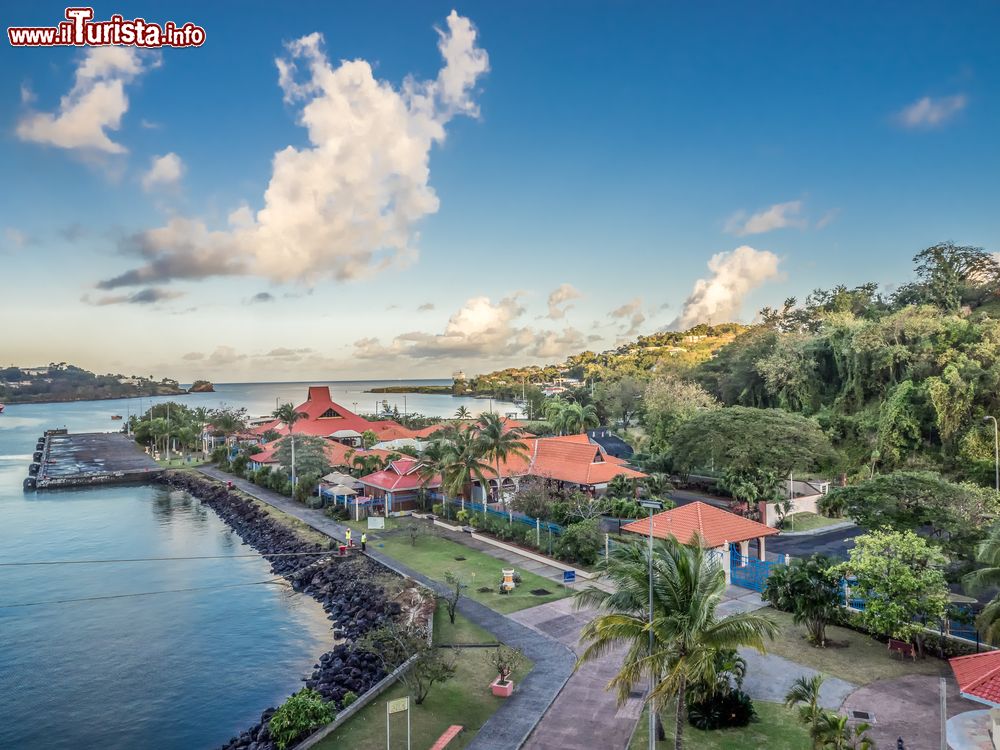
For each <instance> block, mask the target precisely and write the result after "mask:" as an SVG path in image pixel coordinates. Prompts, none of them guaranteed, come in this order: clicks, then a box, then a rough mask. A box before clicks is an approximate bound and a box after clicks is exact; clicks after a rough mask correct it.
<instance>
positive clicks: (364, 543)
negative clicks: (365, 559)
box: [361, 531, 368, 552]
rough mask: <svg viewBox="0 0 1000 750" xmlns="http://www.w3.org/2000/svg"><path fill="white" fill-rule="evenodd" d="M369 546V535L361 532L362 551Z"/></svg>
mask: <svg viewBox="0 0 1000 750" xmlns="http://www.w3.org/2000/svg"><path fill="white" fill-rule="evenodd" d="M367 545H368V534H367V532H364V531H362V532H361V551H362V552H364V551H365V547H366V546H367Z"/></svg>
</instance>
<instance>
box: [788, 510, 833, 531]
mask: <svg viewBox="0 0 1000 750" xmlns="http://www.w3.org/2000/svg"><path fill="white" fill-rule="evenodd" d="M844 520H845V519H843V518H827V517H826V516H821V515H818V514H816V513H795V514H794V515H791V516H788V518H786V519H785V523H784V525H783V526H782V527H781V528H782V530H783V531H812V530H813V529H822V528H823V527H825V526H833V525H834V524H835V523H843V522H844Z"/></svg>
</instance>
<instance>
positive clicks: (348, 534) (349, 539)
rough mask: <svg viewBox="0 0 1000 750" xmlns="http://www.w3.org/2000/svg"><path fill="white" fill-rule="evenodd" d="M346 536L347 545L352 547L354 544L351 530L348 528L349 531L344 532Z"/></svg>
mask: <svg viewBox="0 0 1000 750" xmlns="http://www.w3.org/2000/svg"><path fill="white" fill-rule="evenodd" d="M344 538H345V539H346V540H347V546H348V547H350V546H351V545H352V543H351V530H350V529H348V530H347V531H345V532H344Z"/></svg>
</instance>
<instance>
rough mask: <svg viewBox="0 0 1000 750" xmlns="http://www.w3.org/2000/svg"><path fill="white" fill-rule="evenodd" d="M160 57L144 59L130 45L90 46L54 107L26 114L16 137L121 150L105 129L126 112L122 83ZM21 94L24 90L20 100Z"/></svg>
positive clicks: (88, 148)
mask: <svg viewBox="0 0 1000 750" xmlns="http://www.w3.org/2000/svg"><path fill="white" fill-rule="evenodd" d="M158 61H159V57H157V56H148V57H145V59H143V57H141V56H140V54H139V53H138V52H137V51H136V50H135V48H132V47H91V48H89V49H88V50H87V51H86V53H85V54H84V56H83V59H82V60H81V61H80V64H79V66H78V67H77V69H76V79H75V82H74V84H73V88H72V89H70V91H69V93H68V94H66V95H65V96H64V97H62V99H60V101H59V108H58V110H56V111H55V112H29V113H28V114H26V115H25V116H24V117H23V118H22V119H21V120H20V122H18V124H17V130H16V132H17V136H18V138H20V139H21V140H23V141H31V142H34V143H42V144H47V145H50V146H57V147H59V148H65V149H80V150H83V151H90V152H101V153H106V154H123V153H125V151H126V148H125V147H124V146H122V145H121V144H120V143H117V142H116V141H113V140H111V138H110V137H109V135H108V131H115V130H118V128H119V127H121V120H122V116H123V115H124V114H125V112H127V111H128V97H127V96H126V95H125V84H127V83H129V82H131V81H132V80H134V79H135V78H136V77H137V76H138V75H140V74H141V73H143V72H145V71H146V70H148V69H149V68H150V67H155V66H156V65H157V64H158ZM24 92H25V89H24V88H22V93H21V97H22V100H24V95H25V94H24ZM29 98H30V97H29Z"/></svg>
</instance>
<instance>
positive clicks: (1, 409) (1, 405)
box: [0, 404, 3, 414]
mask: <svg viewBox="0 0 1000 750" xmlns="http://www.w3.org/2000/svg"><path fill="white" fill-rule="evenodd" d="M0 414H3V404H0Z"/></svg>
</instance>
